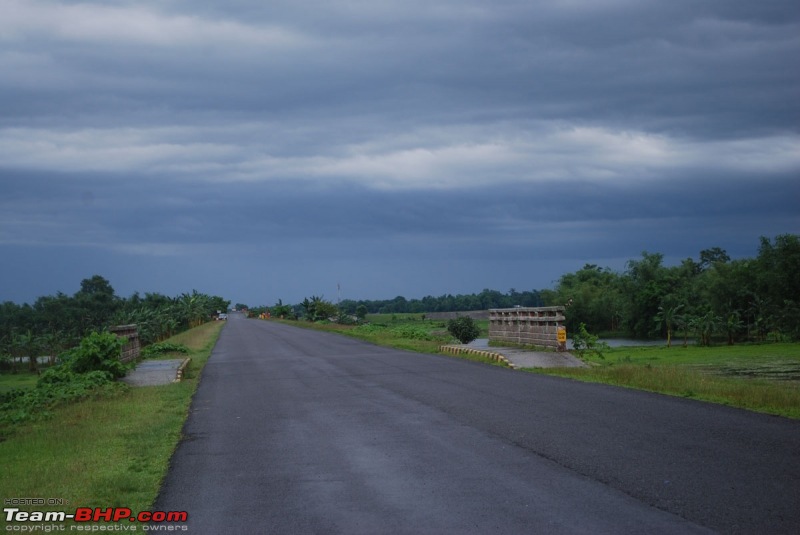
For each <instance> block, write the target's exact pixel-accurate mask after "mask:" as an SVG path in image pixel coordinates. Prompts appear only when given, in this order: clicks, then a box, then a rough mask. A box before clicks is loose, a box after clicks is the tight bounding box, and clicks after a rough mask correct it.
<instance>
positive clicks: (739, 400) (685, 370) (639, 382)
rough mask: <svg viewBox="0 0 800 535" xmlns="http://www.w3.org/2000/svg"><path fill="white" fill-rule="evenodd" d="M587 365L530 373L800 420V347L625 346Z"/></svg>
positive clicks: (753, 345) (791, 345)
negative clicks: (610, 385)
mask: <svg viewBox="0 0 800 535" xmlns="http://www.w3.org/2000/svg"><path fill="white" fill-rule="evenodd" d="M586 360H587V362H589V364H590V365H591V367H590V368H584V369H580V368H558V369H544V370H542V369H539V370H527V371H533V372H536V373H544V374H549V375H559V376H562V377H570V378H573V379H578V380H581V381H590V382H599V383H606V384H613V385H618V386H624V387H629V388H638V389H641V390H649V391H652V392H660V393H663V394H668V395H673V396H682V397H687V398H692V399H698V400H703V401H710V402H713V403H720V404H723V405H730V406H733V407H739V408H743V409H748V410H753V411H757V412H764V413H768V414H775V415H780V416H786V417H789V418H800V344H787V343H780V344H758V345H756V344H749V345H745V344H743V345H735V346H713V347H700V346H688V347H682V346H680V345H678V346H673V347H671V348H667V347H621V348H614V349H611V350H610V351H607V352H606V353H605V359H600V358H598V357H596V356H591V357H588V358H587V359H586Z"/></svg>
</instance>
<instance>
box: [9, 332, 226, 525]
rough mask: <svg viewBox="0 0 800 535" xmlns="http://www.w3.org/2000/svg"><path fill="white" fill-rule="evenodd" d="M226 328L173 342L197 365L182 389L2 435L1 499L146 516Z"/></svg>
mask: <svg viewBox="0 0 800 535" xmlns="http://www.w3.org/2000/svg"><path fill="white" fill-rule="evenodd" d="M223 325H224V324H223V323H222V322H211V323H207V324H205V325H201V326H200V327H196V328H194V329H192V330H190V331H187V332H185V333H182V334H179V335H177V336H175V337H173V338H171V339H170V341H171V342H175V343H182V344H185V345H186V346H188V347H189V349H190V353H189V356H190V357H191V358H192V361H191V363H190V365H189V367H188V369H187V372H186V373H185V374H184V380H183V381H182V382H180V383H173V384H170V385H165V386H151V387H141V388H127V389H124V390H123V391H121V392H118V393H117V394H115V395H112V396H111V397H100V398H97V399H90V400H84V401H81V402H79V403H74V404H70V405H67V406H64V407H60V408H58V409H56V410H54V411H53V417H52V418H50V419H48V420H45V421H39V422H34V423H29V424H25V425H19V426H16V427H13V428H7V429H4V430H0V434H3V435H5V440H4V441H2V442H0V459H3V470H2V472H0V498H60V499H63V500H66V501H68V502H69V503H68V504H67V505H64V506H54V507H49V508H48V507H47V506H44V507H43V508H42V509H43V510H65V511H67V512H69V511H71V510H74V509H75V508H76V507H102V508H105V507H114V506H119V507H129V508H130V509H132V510H133V511H134V512H135V513H136V512H139V511H145V510H148V509H149V508H150V507H151V506H152V503H153V501H154V500H155V497H156V495H157V493H158V489H159V487H160V485H161V481H162V479H163V477H164V475H165V474H166V471H167V468H168V463H169V459H170V457H171V455H172V452H173V451H174V449H175V447H176V446H177V444H178V441H179V440H180V433H181V429H182V427H183V423H184V421H185V419H186V415H187V414H188V410H189V404H190V402H191V398H192V395H193V394H194V391H195V389H196V387H197V383H198V377H199V372H200V371H201V370H202V366H203V365H204V364H205V362H206V360H208V357H209V356H210V354H211V350H212V349H213V347H214V344H215V343H216V339H217V337H218V336H219V332H220V330H221V328H222V326H223ZM37 507H38V506H37ZM21 509H22V510H26V508H25V507H21ZM4 524H5V520H4V518H2V519H0V526H2V525H4Z"/></svg>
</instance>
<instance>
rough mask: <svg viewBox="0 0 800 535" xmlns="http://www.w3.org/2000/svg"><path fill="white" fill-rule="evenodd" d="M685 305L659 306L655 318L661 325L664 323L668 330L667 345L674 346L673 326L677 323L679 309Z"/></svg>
mask: <svg viewBox="0 0 800 535" xmlns="http://www.w3.org/2000/svg"><path fill="white" fill-rule="evenodd" d="M682 308H683V305H676V306H664V305H661V306H659V307H658V314H656V316H655V318H653V319H654V320H655V321H656V323H657V324H658V325H659V327H660V326H661V325H662V324H663V325H664V326H665V328H666V330H667V347H672V326H673V325H674V324H675V322H676V319H677V316H678V311H679V310H680V309H682Z"/></svg>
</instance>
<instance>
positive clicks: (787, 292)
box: [251, 234, 800, 344]
mask: <svg viewBox="0 0 800 535" xmlns="http://www.w3.org/2000/svg"><path fill="white" fill-rule="evenodd" d="M559 305H561V306H566V307H567V313H566V318H567V320H566V323H567V329H568V330H569V331H570V332H579V331H580V326H581V324H583V325H584V327H585V329H588V330H589V331H591V332H599V333H614V334H620V335H626V336H630V337H634V338H640V339H641V338H667V340H668V343H671V341H672V338H673V336H674V335H676V334H678V335H682V336H683V337H684V341H685V339H686V338H688V337H689V336H691V337H692V338H694V339H696V340H697V341H698V342H699V343H701V344H710V343H711V341H712V339H716V338H720V337H722V338H724V339H725V341H727V343H729V344H732V343H735V342H737V341H744V340H753V341H764V340H767V339H768V338H773V339H776V340H782V339H786V340H800V237H799V236H797V235H793V234H783V235H779V236H777V237H775V238H774V239H773V240H770V239H769V238H766V237H762V238H761V240H760V246H759V249H758V255H757V256H756V257H755V258H742V259H737V260H731V258H730V256H729V255H728V254H727V252H726V251H725V250H724V249H721V248H719V247H712V248H709V249H704V250H702V251H700V253H699V256H698V258H696V259H694V258H686V259H684V260H683V261H681V262H680V264H679V265H676V266H665V265H664V255H663V254H660V253H649V252H643V253H642V255H641V257H640V258H637V259H633V260H630V261H628V262H627V264H626V268H625V270H624V271H623V272H621V273H620V272H615V271H612V270H611V269H609V268H603V267H600V266H598V265H595V264H586V265H585V266H584V267H583V268H581V269H580V270H578V271H576V272H574V273H567V274H565V275H563V276H562V277H561V278H560V279H559V281H558V283H557V285H556V287H555V289H546V290H530V291H524V292H518V291H516V290H515V289H513V288H512V289H511V290H509V291H508V292H507V293H502V292H500V291H497V290H489V289H484V290H483V291H481V292H480V293H477V294H459V295H451V294H444V295H441V296H439V297H433V296H426V297H423V298H422V299H406V298H405V297H403V296H397V297H395V298H394V299H387V300H350V299H346V300H343V301H341V303H339V304H338V307H337V306H336V305H334V304H333V303H332V302H330V301H327V300H325V299H324V298H323V297H321V296H312V297H311V298H306V299H304V301H303V302H302V303H299V304H297V305H285V304H283V302H281V301H279V302H278V304H276V305H275V306H274V307H270V308H267V307H261V308H258V309H251V310H256V311H258V312H262V311H263V312H267V311H270V309H271V313H272V315H273V316H276V317H278V316H282V317H286V318H293V319H296V318H298V317H301V318H305V319H307V320H310V321H320V320H327V319H333V318H339V319H341V318H348V317H351V316H352V317H358V318H363V317H364V315H365V314H366V313H373V314H375V313H383V314H399V313H427V312H458V311H467V310H486V309H489V308H511V307H515V306H523V307H536V306H559Z"/></svg>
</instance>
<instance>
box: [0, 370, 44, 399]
mask: <svg viewBox="0 0 800 535" xmlns="http://www.w3.org/2000/svg"><path fill="white" fill-rule="evenodd" d="M37 379H39V376H38V375H36V374H35V373H30V372H29V371H28V370H25V371H18V372H17V373H3V374H0V394H4V393H6V392H8V391H10V390H15V389H17V388H33V387H34V386H36V380H37Z"/></svg>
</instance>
